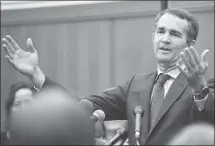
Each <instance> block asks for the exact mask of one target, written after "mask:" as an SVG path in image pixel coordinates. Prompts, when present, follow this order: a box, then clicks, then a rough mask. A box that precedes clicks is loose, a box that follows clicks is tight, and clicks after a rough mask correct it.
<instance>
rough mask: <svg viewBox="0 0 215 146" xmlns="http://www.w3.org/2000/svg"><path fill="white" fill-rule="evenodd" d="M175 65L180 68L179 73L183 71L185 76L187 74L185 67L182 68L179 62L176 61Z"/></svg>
mask: <svg viewBox="0 0 215 146" xmlns="http://www.w3.org/2000/svg"><path fill="white" fill-rule="evenodd" d="M176 66H177V68H178V69H179V70H180V72H181V73H183V74H184V75H185V76H187V70H186V68H185V69H184V68H183V67H182V66H181V65H180V64H179V63H177V64H176Z"/></svg>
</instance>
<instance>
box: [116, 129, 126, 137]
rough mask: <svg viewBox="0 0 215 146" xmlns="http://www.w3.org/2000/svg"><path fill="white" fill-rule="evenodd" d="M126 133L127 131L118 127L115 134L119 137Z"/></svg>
mask: <svg viewBox="0 0 215 146" xmlns="http://www.w3.org/2000/svg"><path fill="white" fill-rule="evenodd" d="M126 132H127V129H125V128H124V127H120V128H119V129H118V130H117V132H116V133H117V134H119V135H124V134H125V133H126Z"/></svg>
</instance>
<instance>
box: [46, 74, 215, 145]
mask: <svg viewBox="0 0 215 146" xmlns="http://www.w3.org/2000/svg"><path fill="white" fill-rule="evenodd" d="M155 78H156V73H151V74H148V75H134V76H133V77H132V79H131V80H129V81H128V82H126V83H125V84H123V85H120V86H118V87H115V88H111V89H108V90H106V91H104V92H103V93H101V95H91V96H90V97H88V99H89V100H90V101H91V102H92V103H93V105H94V110H97V109H101V110H103V111H104V112H105V114H106V120H126V119H127V120H128V137H129V143H130V144H132V145H135V138H134V126H135V116H134V114H133V109H134V108H135V107H136V106H138V105H140V106H141V107H142V108H143V110H144V116H143V118H142V129H141V138H140V144H141V145H143V144H146V145H156V144H157V145H162V144H166V143H167V142H168V141H169V140H170V139H171V138H172V137H173V136H174V135H175V134H176V133H177V132H179V130H180V129H181V128H183V127H184V126H187V125H189V124H192V123H195V122H200V121H203V122H209V123H214V96H213V95H212V94H211V93H209V95H208V100H207V102H206V103H205V108H204V110H203V111H201V112H200V111H198V110H197V108H196V105H195V103H194V101H193V97H192V91H191V88H190V86H189V85H188V83H187V80H186V79H185V77H184V76H183V74H180V75H179V76H178V77H177V78H176V79H175V81H174V82H173V84H172V85H171V87H170V89H169V91H168V93H167V95H166V97H165V99H164V104H163V106H162V108H161V110H160V113H159V115H158V117H157V119H156V122H155V126H154V127H152V128H151V130H150V129H149V128H150V127H149V123H150V117H149V116H150V99H151V91H152V88H153V85H154V82H155ZM48 84H49V80H48V79H46V81H45V83H44V86H46V85H48Z"/></svg>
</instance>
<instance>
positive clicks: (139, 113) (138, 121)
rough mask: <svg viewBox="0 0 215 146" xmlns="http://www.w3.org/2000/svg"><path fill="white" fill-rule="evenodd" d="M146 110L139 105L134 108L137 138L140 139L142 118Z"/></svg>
mask: <svg viewBox="0 0 215 146" xmlns="http://www.w3.org/2000/svg"><path fill="white" fill-rule="evenodd" d="M143 114H144V111H143V109H142V107H141V106H137V107H136V108H135V109H134V115H135V117H136V119H135V138H136V139H137V140H138V139H139V138H140V130H141V118H142V117H143Z"/></svg>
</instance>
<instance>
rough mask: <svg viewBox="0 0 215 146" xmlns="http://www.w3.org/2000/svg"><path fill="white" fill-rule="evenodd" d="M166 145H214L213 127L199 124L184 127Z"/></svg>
mask: <svg viewBox="0 0 215 146" xmlns="http://www.w3.org/2000/svg"><path fill="white" fill-rule="evenodd" d="M168 145H214V127H213V126H212V125H209V124H204V123H201V124H200V123H199V124H193V125H190V126H188V127H185V128H184V129H182V131H180V132H179V133H178V134H177V135H176V136H175V137H174V138H173V139H172V140H171V141H170V142H169V144H168Z"/></svg>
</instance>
